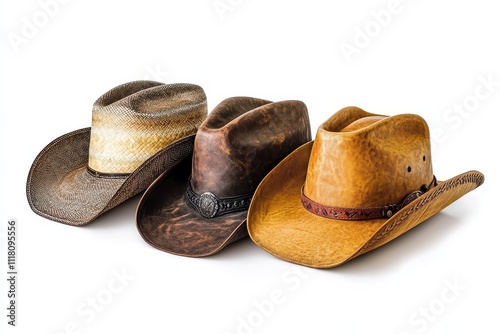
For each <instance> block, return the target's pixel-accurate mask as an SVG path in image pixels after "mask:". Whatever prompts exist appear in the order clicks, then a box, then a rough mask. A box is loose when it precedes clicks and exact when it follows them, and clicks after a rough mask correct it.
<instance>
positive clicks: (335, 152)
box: [304, 107, 433, 208]
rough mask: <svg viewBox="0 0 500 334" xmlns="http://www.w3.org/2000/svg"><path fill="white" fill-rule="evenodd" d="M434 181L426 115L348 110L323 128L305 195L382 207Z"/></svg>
mask: <svg viewBox="0 0 500 334" xmlns="http://www.w3.org/2000/svg"><path fill="white" fill-rule="evenodd" d="M432 180H433V173H432V159H431V150H430V136H429V129H428V126H427V124H426V122H425V121H424V120H423V119H422V118H421V117H420V116H417V115H412V114H404V115H398V116H392V117H386V116H381V115H375V114H371V113H367V112H365V111H363V110H361V109H359V108H356V107H348V108H344V109H343V110H341V111H339V112H338V113H337V114H335V115H334V116H333V117H331V118H330V119H328V120H327V121H326V122H325V123H323V124H322V125H321V126H320V128H319V129H318V132H317V135H316V139H315V141H314V144H313V147H312V151H311V155H310V160H309V165H308V170H307V175H306V181H305V185H304V194H305V195H306V196H307V197H309V198H310V199H311V200H313V201H315V202H317V203H319V204H322V205H325V206H332V207H345V208H366V207H380V206H385V205H390V204H397V203H399V202H400V201H402V200H403V199H404V198H405V196H406V195H408V194H409V193H411V192H413V191H415V190H420V189H421V188H422V187H423V186H427V185H429V184H430V182H431V181H432Z"/></svg>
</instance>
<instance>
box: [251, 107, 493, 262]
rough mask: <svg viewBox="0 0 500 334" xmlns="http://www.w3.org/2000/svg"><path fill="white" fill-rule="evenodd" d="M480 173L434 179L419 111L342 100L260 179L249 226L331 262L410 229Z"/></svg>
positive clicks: (298, 255) (279, 251)
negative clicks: (381, 109) (375, 109)
mask: <svg viewBox="0 0 500 334" xmlns="http://www.w3.org/2000/svg"><path fill="white" fill-rule="evenodd" d="M483 180H484V177H483V175H482V174H481V173H479V172H477V171H470V172H467V173H463V174H460V175H457V176H455V177H453V178H451V179H449V180H447V181H443V182H439V181H436V178H435V177H434V175H433V172H432V159H431V151H430V137H429V129H428V126H427V124H426V122H425V121H424V120H423V119H422V118H421V117H420V116H417V115H410V114H406V115H398V116H393V117H386V116H381V115H375V114H371V113H367V112H365V111H363V110H361V109H359V108H356V107H348V108H345V109H342V110H340V111H339V112H338V113H336V114H335V115H333V116H332V117H331V118H330V119H328V120H327V121H326V122H325V123H323V124H322V125H321V126H320V127H319V129H318V132H317V134H316V139H315V141H314V142H310V143H307V144H305V145H303V146H301V147H300V148H298V149H297V150H295V151H294V152H293V153H292V154H290V155H289V156H287V157H286V158H285V159H284V160H283V161H282V162H281V163H280V164H279V165H278V166H276V168H274V169H273V170H272V171H271V172H270V173H269V174H268V175H267V176H266V177H265V178H264V180H263V181H262V182H261V184H260V185H259V187H258V188H257V190H256V192H255V195H254V197H253V200H252V204H251V206H250V209H249V212H248V231H249V234H250V237H251V238H252V240H253V241H254V242H255V243H256V244H257V245H259V246H260V247H261V248H263V249H264V250H266V251H267V252H269V253H271V254H273V255H275V256H277V257H279V258H281V259H284V260H287V261H290V262H293V263H297V264H301V265H305V266H309V267H315V268H329V267H335V266H338V265H340V264H342V263H344V262H346V261H349V260H350V259H352V258H354V257H356V256H359V255H361V254H363V253H366V252H368V251H370V250H373V249H374V248H377V247H379V246H381V245H383V244H385V243H387V242H389V241H390V240H392V239H394V238H396V237H397V236H399V235H401V234H403V233H404V232H406V231H408V230H410V229H411V228H413V227H415V226H416V225H418V224H420V223H421V222H423V221H424V220H426V219H427V218H429V217H431V216H433V215H434V214H436V213H438V212H439V211H441V210H443V209H444V208H445V207H446V206H448V205H450V204H451V203H452V202H454V201H456V200H457V199H459V198H460V197H462V196H463V195H465V194H466V193H468V192H469V191H471V190H473V189H475V188H476V187H478V186H480V185H481V184H482V183H483Z"/></svg>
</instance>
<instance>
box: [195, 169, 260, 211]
mask: <svg viewBox="0 0 500 334" xmlns="http://www.w3.org/2000/svg"><path fill="white" fill-rule="evenodd" d="M252 196H253V193H251V194H246V195H242V196H235V197H224V198H218V197H217V196H215V195H214V194H212V193H211V192H208V191H207V192H204V193H203V194H201V195H199V194H197V193H195V192H194V191H193V188H191V178H190V179H189V180H188V187H187V190H186V197H187V199H188V201H189V203H191V205H192V206H193V207H194V208H195V209H196V210H198V212H199V213H200V214H201V215H202V216H203V217H205V218H208V219H209V218H214V217H218V216H221V215H224V214H227V213H231V212H235V211H242V210H246V209H248V207H249V206H250V201H251V200H252Z"/></svg>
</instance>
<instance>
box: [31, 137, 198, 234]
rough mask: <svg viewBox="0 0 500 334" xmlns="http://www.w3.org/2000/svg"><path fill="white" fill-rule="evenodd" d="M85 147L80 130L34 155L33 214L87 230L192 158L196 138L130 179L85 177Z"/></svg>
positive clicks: (162, 154) (163, 154) (160, 156)
mask: <svg viewBox="0 0 500 334" xmlns="http://www.w3.org/2000/svg"><path fill="white" fill-rule="evenodd" d="M89 142H90V128H84V129H80V130H76V131H73V132H70V133H67V134H65V135H63V136H61V137H59V138H57V139H55V140H54V141H52V142H51V143H50V144H48V145H47V146H46V147H45V148H44V149H43V150H42V151H41V152H40V153H39V154H38V156H37V157H36V159H35V161H34V162H33V164H32V166H31V169H30V171H29V174H28V180H27V183H26V194H27V198H28V202H29V204H30V206H31V208H32V209H33V211H34V212H35V213H37V214H39V215H40V216H42V217H45V218H48V219H51V220H54V221H58V222H61V223H64V224H68V225H73V226H82V225H86V224H88V223H90V222H91V221H93V220H94V219H96V218H97V217H99V216H100V215H101V214H103V213H104V212H106V211H108V210H109V209H111V208H113V207H115V206H117V205H118V204H120V203H122V202H124V201H125V200H127V199H129V198H131V197H133V196H135V195H137V194H138V193H140V192H142V191H144V190H145V189H146V188H147V187H148V186H149V184H151V182H153V180H154V179H155V178H156V177H157V176H158V175H160V174H161V173H162V172H164V171H165V170H169V169H170V168H172V167H174V166H175V165H177V164H178V163H179V162H180V161H182V159H183V158H185V157H186V156H188V155H190V154H191V153H192V151H193V143H194V135H191V136H187V137H184V138H182V139H179V140H177V141H175V142H174V143H172V144H170V145H168V146H167V147H165V148H163V149H162V150H160V151H159V152H157V153H156V154H155V155H153V156H152V157H150V158H149V159H147V160H146V161H145V162H144V163H143V164H142V165H140V166H139V167H138V168H137V169H136V170H135V171H134V172H133V173H131V174H129V175H127V176H124V177H114V178H113V177H103V176H95V175H92V174H91V173H89V172H88V171H87V162H88V157H89V154H88V152H89Z"/></svg>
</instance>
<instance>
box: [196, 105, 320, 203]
mask: <svg viewBox="0 0 500 334" xmlns="http://www.w3.org/2000/svg"><path fill="white" fill-rule="evenodd" d="M310 140H311V130H310V124H309V116H308V113H307V107H306V106H305V104H304V103H303V102H301V101H282V102H275V103H272V102H270V101H266V100H261V99H256V98H250V97H234V98H229V99H226V100H224V101H223V102H222V103H220V104H219V105H218V106H217V107H216V108H215V109H214V110H213V111H212V112H211V113H210V114H209V116H208V117H207V119H206V120H205V122H204V123H203V124H202V125H201V126H200V128H199V130H198V132H197V134H196V138H195V143H194V153H193V165H192V175H191V186H192V188H193V190H194V191H195V192H197V193H200V194H201V193H204V192H211V193H213V194H214V195H216V196H218V197H231V196H240V195H246V194H249V193H252V192H253V191H255V189H256V188H257V186H258V184H259V183H260V181H261V180H262V179H263V178H264V176H266V174H267V173H268V172H269V171H270V170H271V169H272V168H273V167H274V166H276V164H277V163H278V162H280V161H281V160H282V159H283V158H284V157H285V156H286V155H288V154H289V153H291V152H292V151H293V150H294V149H295V148H297V147H298V146H300V145H302V144H303V143H305V142H307V141H310Z"/></svg>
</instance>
